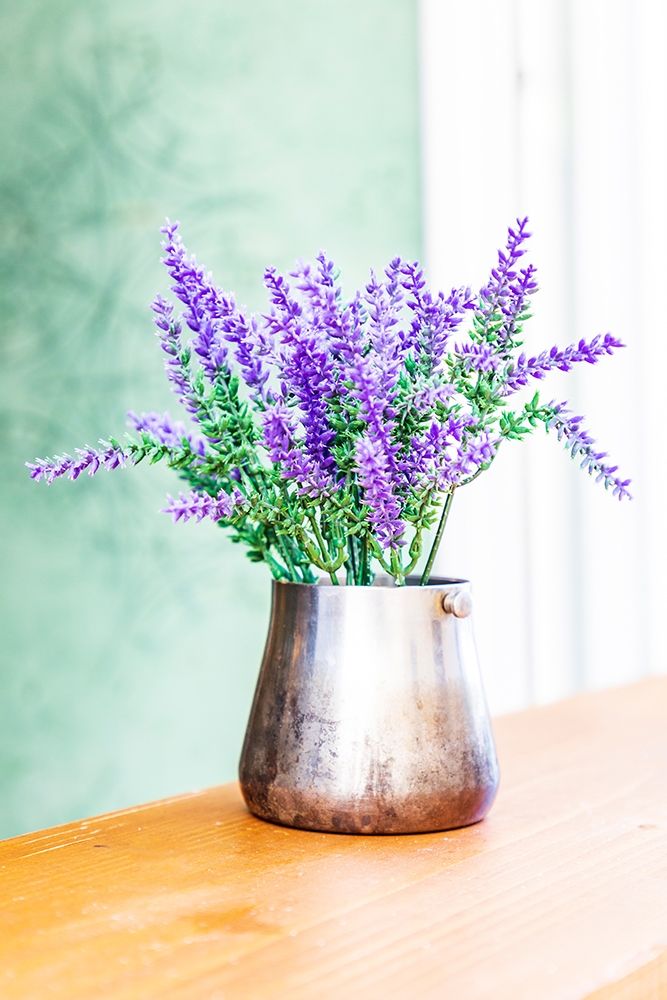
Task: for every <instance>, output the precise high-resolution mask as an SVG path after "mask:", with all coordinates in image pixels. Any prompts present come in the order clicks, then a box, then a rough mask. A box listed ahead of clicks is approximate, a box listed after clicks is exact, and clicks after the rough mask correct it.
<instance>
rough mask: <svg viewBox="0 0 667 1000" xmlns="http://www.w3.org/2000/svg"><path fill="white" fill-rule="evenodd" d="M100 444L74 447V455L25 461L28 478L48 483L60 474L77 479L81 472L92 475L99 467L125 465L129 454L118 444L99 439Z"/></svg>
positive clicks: (114, 467)
mask: <svg viewBox="0 0 667 1000" xmlns="http://www.w3.org/2000/svg"><path fill="white" fill-rule="evenodd" d="M100 445H101V447H100V448H89V447H86V448H76V449H75V454H74V457H73V456H72V455H67V454H65V455H56V456H55V457H54V458H37V459H35V461H34V462H26V467H27V468H28V469H29V470H30V478H31V479H35V480H37V481H39V480H43V481H44V482H46V483H48V484H49V485H50V484H51V483H52V482H53V480H54V479H59V478H60V477H61V476H67V478H68V479H78V478H79V476H80V475H81V473H82V472H87V473H88V475H89V476H94V475H95V473H96V472H98V471H99V470H100V469H117V468H120V467H122V466H124V465H125V463H126V462H127V460H128V457H129V455H128V454H127V452H125V451H124V450H123V449H122V448H121V446H120V445H119V444H117V443H112V442H110V441H104V440H102V439H100Z"/></svg>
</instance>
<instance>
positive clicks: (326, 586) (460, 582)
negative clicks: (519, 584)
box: [273, 575, 470, 593]
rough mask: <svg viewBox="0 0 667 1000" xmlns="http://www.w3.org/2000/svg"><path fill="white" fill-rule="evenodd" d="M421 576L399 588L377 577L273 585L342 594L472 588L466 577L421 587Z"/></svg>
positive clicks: (436, 580) (437, 579) (436, 578)
mask: <svg viewBox="0 0 667 1000" xmlns="http://www.w3.org/2000/svg"><path fill="white" fill-rule="evenodd" d="M419 579H420V578H419V576H409V577H407V578H406V580H405V585H404V586H402V587H398V586H396V585H395V584H394V582H393V578H392V577H390V576H384V575H382V576H377V577H376V578H375V580H374V581H373V583H371V584H368V585H365V586H362V585H359V584H346V583H344V582H341V583H339V584H333V583H331V581H330V580H329V579H328V577H320V579H319V580H318V581H317V583H292V582H291V581H290V580H273V583H274V585H275V586H277V587H290V588H294V589H296V590H312V589H313V587H316V588H317V589H318V590H331V591H334V592H340V591H344V590H378V589H382V590H383V591H388V590H395V591H397V592H399V593H401V592H405V590H406V589H408V590H412V589H413V588H414V589H416V590H424V591H426V590H443V589H446V588H448V587H461V586H470V580H468V579H466V578H465V577H458V576H432V577H431V578H430V580H429V582H428V583H427V584H424V586H421V585H420V583H419Z"/></svg>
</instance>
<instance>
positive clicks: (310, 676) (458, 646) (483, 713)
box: [239, 580, 498, 834]
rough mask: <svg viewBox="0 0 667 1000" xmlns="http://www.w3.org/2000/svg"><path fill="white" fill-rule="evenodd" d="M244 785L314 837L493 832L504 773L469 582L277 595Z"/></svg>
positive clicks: (302, 589) (254, 808)
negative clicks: (489, 817)
mask: <svg viewBox="0 0 667 1000" xmlns="http://www.w3.org/2000/svg"><path fill="white" fill-rule="evenodd" d="M410 583H411V584H412V583H413V581H410ZM239 775H240V781H241V789H242V792H243V796H244V798H245V800H246V803H247V805H248V808H249V809H250V811H251V812H252V813H254V814H255V815H256V816H259V817H261V818H262V819H266V820H270V821H272V822H276V823H281V824H284V825H287V826H294V827H300V828H303V829H311V830H322V831H328V832H339V833H368V834H389V833H419V832H426V831H433V830H447V829H452V828H454V827H459V826H467V825H468V824H470V823H476V822H477V821H478V820H481V819H482V818H483V817H484V816H485V815H486V813H487V812H488V810H489V808H490V807H491V804H492V802H493V799H494V797H495V793H496V788H497V784H498V765H497V761H496V753H495V747H494V743H493V735H492V732H491V725H490V720H489V715H488V711H487V707H486V700H485V697H484V691H483V687H482V682H481V678H480V673H479V667H478V662H477V652H476V648H475V642H474V636H473V629H472V618H471V615H470V585H469V583H468V582H467V581H460V580H440V581H435V582H434V583H432V584H431V585H429V586H428V587H419V586H415V585H408V586H405V587H395V586H393V585H392V586H389V585H383V583H382V582H380V583H379V584H376V585H374V586H372V587H345V586H340V587H336V586H331V585H321V584H320V585H313V586H308V585H303V584H291V583H277V582H274V584H273V600H272V608H271V621H270V625H269V633H268V638H267V642H266V648H265V651H264V658H263V661H262V666H261V670H260V675H259V679H258V682H257V689H256V692H255V698H254V701H253V705H252V709H251V713H250V719H249V722H248V728H247V732H246V737H245V742H244V745H243V751H242V755H241V763H240V769H239Z"/></svg>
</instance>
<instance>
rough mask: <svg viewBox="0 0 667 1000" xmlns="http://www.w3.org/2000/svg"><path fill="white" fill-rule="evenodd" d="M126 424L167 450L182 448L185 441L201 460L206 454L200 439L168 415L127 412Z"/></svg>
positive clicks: (204, 446) (203, 443) (204, 445)
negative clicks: (145, 434) (147, 435)
mask: <svg viewBox="0 0 667 1000" xmlns="http://www.w3.org/2000/svg"><path fill="white" fill-rule="evenodd" d="M127 422H128V424H129V426H130V427H132V428H133V429H134V430H135V431H139V432H145V433H147V434H149V435H150V436H151V437H153V438H154V439H155V440H156V441H158V442H159V443H160V444H163V445H165V447H167V448H182V447H183V441H187V443H188V445H189V446H190V448H191V449H192V451H194V452H196V453H197V454H198V455H199V456H200V457H201V458H203V457H204V455H205V454H206V444H205V442H204V439H203V438H202V437H199V436H198V435H195V434H191V433H190V432H189V431H188V430H187V429H186V427H185V424H183V423H182V422H181V421H180V420H173V419H172V417H170V415H169V414H168V413H153V412H151V413H135V412H134V411H133V410H129V411H128V414H127Z"/></svg>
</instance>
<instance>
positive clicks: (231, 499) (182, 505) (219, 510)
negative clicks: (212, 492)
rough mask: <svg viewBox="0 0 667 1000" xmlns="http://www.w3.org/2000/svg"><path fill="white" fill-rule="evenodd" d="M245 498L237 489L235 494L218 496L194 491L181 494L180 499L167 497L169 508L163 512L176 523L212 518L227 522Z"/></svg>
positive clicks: (221, 492)
mask: <svg viewBox="0 0 667 1000" xmlns="http://www.w3.org/2000/svg"><path fill="white" fill-rule="evenodd" d="M244 500H245V497H244V496H243V494H242V493H241V491H240V490H239V489H238V487H236V488H235V489H234V492H233V493H231V494H230V493H225V491H224V490H221V491H220V493H218V495H217V496H214V497H212V496H209V494H208V493H198V492H197V491H196V490H192V491H191V492H190V493H179V495H178V497H176V498H174V497H172V496H168V497H167V501H168V503H167V506H166V507H165V508H164V509H163V510H162V513H163V514H171V515H172V517H173V518H174V521H190V520H192V519H193V518H194V519H195V520H196V521H202V520H203V519H204V518H210V520H212V521H226V520H228V519H229V518H230V517H231V516H232V515H233V513H234V511H235V510H236V509H237V508H238V507H240V506H241V504H243V502H244Z"/></svg>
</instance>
